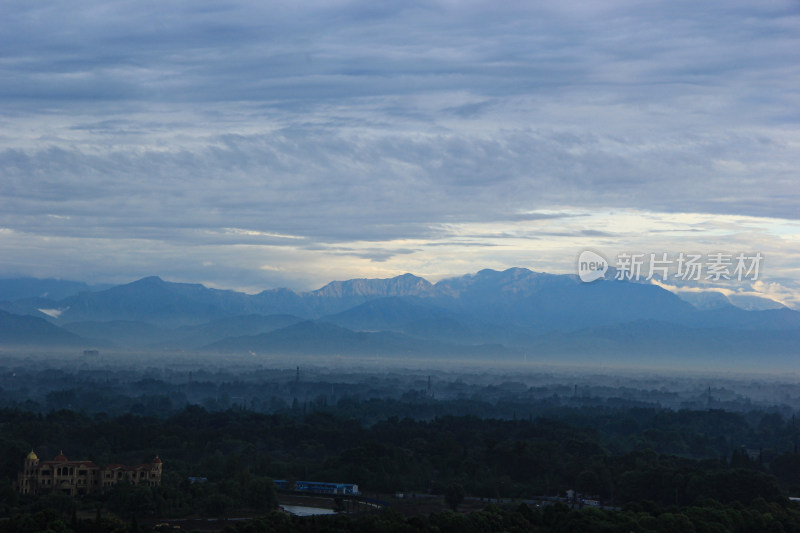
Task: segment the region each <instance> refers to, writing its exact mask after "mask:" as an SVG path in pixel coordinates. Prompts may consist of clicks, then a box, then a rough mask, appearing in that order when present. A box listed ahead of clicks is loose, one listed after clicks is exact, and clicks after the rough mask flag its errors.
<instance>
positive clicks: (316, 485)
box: [273, 479, 358, 496]
mask: <svg viewBox="0 0 800 533" xmlns="http://www.w3.org/2000/svg"><path fill="white" fill-rule="evenodd" d="M273 483H275V486H276V487H278V488H279V489H281V490H289V482H288V481H286V480H285V479H276V480H274V481H273ZM294 490H296V491H298V492H309V493H311V494H344V495H347V496H358V485H353V484H352V483H325V482H322V481H295V483H294Z"/></svg>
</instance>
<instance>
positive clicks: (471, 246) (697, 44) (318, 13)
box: [0, 0, 800, 306]
mask: <svg viewBox="0 0 800 533" xmlns="http://www.w3.org/2000/svg"><path fill="white" fill-rule="evenodd" d="M0 25H2V31H0V275H2V276H11V275H16V274H24V275H33V276H39V277H45V276H48V277H49V276H54V277H63V278H67V279H78V280H84V281H94V282H125V281H131V280H133V279H137V278H139V277H143V276H146V275H160V276H162V277H164V278H165V279H170V280H175V281H191V282H201V283H205V284H207V285H210V286H216V287H225V288H237V289H244V290H248V291H257V290H262V289H265V288H271V287H278V286H286V287H290V288H293V289H303V290H304V289H311V288H316V287H318V286H320V285H322V284H324V283H325V282H327V281H330V280H332V279H348V278H354V277H389V276H393V275H397V274H401V273H404V272H413V273H415V274H418V275H421V276H424V277H426V278H428V279H430V280H431V281H435V280H437V279H441V278H442V277H446V276H452V275H460V274H465V273H469V272H475V271H477V270H480V269H482V268H495V269H501V268H507V267H511V266H521V267H527V268H531V269H533V270H540V271H549V272H564V273H566V272H570V273H571V272H574V266H575V259H576V257H577V255H578V253H579V252H580V251H581V250H582V249H584V248H586V247H591V248H593V249H595V250H599V251H601V252H603V253H605V254H607V256H613V255H614V254H617V253H619V252H622V251H640V252H670V253H678V252H680V251H698V252H702V253H711V252H718V251H727V252H731V253H735V252H741V251H743V252H755V251H760V252H762V253H763V254H764V256H765V261H764V264H763V265H762V268H763V270H762V279H763V283H760V284H757V286H755V287H748V288H747V290H753V291H755V292H760V293H763V294H768V295H770V296H771V297H773V298H776V299H778V300H779V301H782V302H784V303H788V304H790V305H793V306H797V305H800V220H799V219H800V175H798V169H800V165H799V164H800V128H799V127H798V126H799V124H800V3H798V2H796V1H795V0H787V1H771V0H761V1H759V2H752V1H747V2H742V1H735V0H723V1H714V0H709V1H703V2H696V1H692V2H683V1H680V0H669V1H663V2H662V1H649V2H642V1H641V0H635V1H616V0H610V1H603V2H585V1H571V0H566V1H564V0H562V1H559V2H529V1H525V2H414V1H407V0H403V1H398V2H392V1H379V2H375V1H374V0H368V1H363V2H307V3H290V2H262V1H252V2H244V1H238V2H237V1H231V0H225V1H222V0H220V1H206V0H187V1H173V2H163V1H152V2H150V1H141V0H135V1H134V0H131V1H114V0H102V1H89V0H86V1H81V2H61V1H46V0H41V1H35V2H32V1H29V0H22V1H14V0H6V1H4V2H2V3H0Z"/></svg>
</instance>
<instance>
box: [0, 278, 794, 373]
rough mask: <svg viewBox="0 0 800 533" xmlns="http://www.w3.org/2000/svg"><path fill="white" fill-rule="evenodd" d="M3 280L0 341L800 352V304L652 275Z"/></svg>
mask: <svg viewBox="0 0 800 533" xmlns="http://www.w3.org/2000/svg"><path fill="white" fill-rule="evenodd" d="M24 283H25V284H28V286H31V285H34V286H35V285H36V284H32V282H31V281H30V280H26V281H25V282H24ZM41 286H47V283H46V280H42V283H41ZM0 288H4V291H5V292H2V293H1V294H5V295H7V298H6V299H5V301H2V302H0V309H3V310H5V311H6V312H5V313H3V315H2V316H0V318H2V321H0V325H3V324H6V323H7V324H9V325H8V327H4V328H3V329H1V330H0V345H42V346H52V345H53V343H56V344H57V343H58V342H60V341H59V340H58V339H63V343H64V344H65V345H70V346H76V345H78V344H80V343H81V342H83V343H84V344H85V345H97V346H115V347H118V348H131V349H147V350H201V351H209V352H230V353H256V354H259V353H264V354H287V355H293V354H304V355H316V354H320V355H342V356H346V355H359V356H382V355H386V356H393V357H404V356H407V357H427V356H431V357H433V356H448V357H450V356H459V355H460V356H464V357H477V358H482V357H485V358H489V357H507V358H517V357H520V358H521V357H525V358H527V359H528V360H537V359H541V360H545V359H547V360H554V359H559V358H563V357H570V358H573V359H575V360H591V359H592V358H598V357H600V358H602V359H603V360H607V361H608V360H619V361H626V360H629V361H635V360H652V359H653V358H662V359H663V358H670V357H672V358H674V359H675V360H676V361H677V360H679V359H680V360H692V358H694V359H696V360H698V361H703V360H706V359H708V360H715V361H718V362H720V361H724V360H726V357H728V358H729V359H731V360H733V359H737V360H741V359H742V358H747V357H750V356H752V357H761V358H768V359H771V360H776V361H788V360H790V359H791V358H792V357H796V356H797V355H798V348H800V313H798V312H796V311H793V310H790V309H787V308H779V309H767V310H762V311H747V310H744V309H741V308H737V307H734V306H732V305H730V304H728V303H726V302H724V301H719V300H718V299H717V300H714V302H713V305H701V306H699V307H700V308H698V307H695V306H693V305H692V304H690V303H688V302H686V301H684V300H682V299H681V298H679V297H678V296H676V295H675V294H673V293H672V292H669V291H667V290H665V289H663V288H661V287H659V286H657V285H651V284H645V283H634V282H625V281H610V280H599V281H596V282H593V283H588V284H587V283H582V282H580V281H579V280H578V279H577V277H576V276H571V275H553V274H546V273H537V272H532V271H530V270H527V269H524V268H512V269H509V270H506V271H502V272H500V271H495V270H482V271H480V272H477V273H475V274H469V275H466V276H460V277H456V278H450V279H445V280H442V281H439V282H438V283H435V284H433V283H430V282H428V281H427V280H425V279H423V278H420V277H418V276H414V275H412V274H405V275H402V276H398V277H395V278H390V279H354V280H348V281H335V282H332V283H329V284H327V285H325V286H324V287H322V288H320V289H318V290H315V291H309V292H294V291H291V290H288V289H271V290H267V291H263V292H261V293H258V294H254V295H248V294H245V293H241V292H236V291H231V290H219V289H210V288H207V287H204V286H203V285H198V284H187V283H173V282H168V281H164V280H162V279H161V278H158V277H148V278H143V279H140V280H138V281H134V282H132V283H128V284H124V285H118V286H114V287H110V288H107V289H104V290H81V291H79V292H77V293H73V294H67V295H66V296H64V297H62V298H50V297H48V296H47V294H45V293H44V292H41V291H38V292H37V291H36V290H33V291H32V290H24V288H19V289H17V288H15V287H14V283H13V280H2V281H1V282H0ZM74 288H76V287H75V286H70V289H74ZM65 290H66V289H65ZM13 296H19V298H14V297H13ZM33 319H36V322H31V321H32V320H33ZM14 321H16V322H14ZM12 324H19V327H18V328H15V327H14V326H13V325H12ZM23 324H26V325H25V326H24V327H23ZM34 324H36V325H38V326H37V327H34Z"/></svg>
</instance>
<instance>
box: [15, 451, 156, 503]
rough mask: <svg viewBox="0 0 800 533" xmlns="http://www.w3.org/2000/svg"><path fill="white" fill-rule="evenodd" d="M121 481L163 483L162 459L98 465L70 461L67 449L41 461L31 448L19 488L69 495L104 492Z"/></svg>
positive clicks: (88, 462)
mask: <svg viewBox="0 0 800 533" xmlns="http://www.w3.org/2000/svg"><path fill="white" fill-rule="evenodd" d="M120 481H127V482H128V483H131V484H133V485H145V486H148V487H158V486H160V485H161V459H160V458H159V457H158V456H156V457H155V459H153V462H152V463H144V464H140V465H136V466H126V465H120V464H111V465H108V466H105V467H102V468H101V467H99V466H97V465H96V464H94V463H93V462H92V461H70V460H68V459H67V458H66V456H65V455H64V453H63V452H62V453H60V454H58V456H57V457H56V458H55V459H53V460H52V461H39V457H38V456H37V455H36V453H35V452H34V451H33V450H31V453H29V454H28V456H27V457H26V458H25V464H24V466H23V469H22V472H20V473H19V474H18V475H17V490H18V491H19V492H20V493H21V494H44V493H47V492H61V493H62V494H68V495H70V496H79V495H82V494H89V493H90V492H101V491H103V490H104V489H107V488H109V487H113V486H114V485H116V484H117V483H119V482H120Z"/></svg>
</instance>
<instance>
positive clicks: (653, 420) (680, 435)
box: [0, 406, 800, 515]
mask: <svg viewBox="0 0 800 533" xmlns="http://www.w3.org/2000/svg"><path fill="white" fill-rule="evenodd" d="M591 415H592V413H591V412H588V411H586V410H584V409H580V410H577V412H575V413H572V415H571V416H567V417H564V418H566V419H567V420H568V421H564V420H554V419H550V418H517V419H516V420H515V419H510V420H501V419H492V418H479V417H476V416H442V417H435V418H433V419H432V420H419V419H413V418H398V417H389V418H387V419H385V420H383V421H381V422H378V423H375V424H372V425H364V424H363V423H361V422H360V421H359V420H357V419H353V418H348V417H346V416H340V415H337V414H334V413H331V412H328V411H325V410H319V411H314V412H308V413H307V414H305V415H302V414H300V413H294V414H292V413H288V414H279V415H267V414H261V413H255V412H251V411H247V410H229V411H222V412H219V411H215V412H210V411H207V410H206V409H204V408H202V407H198V406H190V407H187V408H185V409H183V410H182V411H180V412H178V413H175V414H173V415H171V416H168V417H165V418H161V417H143V416H136V415H132V414H126V415H122V416H116V417H110V416H107V415H104V414H95V415H86V414H81V413H76V412H74V411H68V410H62V411H53V412H50V413H48V414H41V413H32V412H26V411H22V410H18V409H5V410H0V430H2V432H0V450H1V451H2V463H1V464H0V476H2V477H3V478H4V480H3V481H2V483H3V487H4V490H2V491H0V506H1V507H0V510H2V511H3V512H4V513H5V514H8V513H10V512H12V511H13V510H15V509H16V510H24V509H31V510H32V507H30V506H32V505H34V504H33V503H32V502H29V501H27V500H26V499H25V498H20V497H18V496H17V495H16V494H14V493H13V491H10V489H9V488H8V487H9V486H10V482H11V480H12V479H14V477H15V476H16V473H17V471H18V470H19V469H20V467H21V464H22V459H23V458H24V456H25V454H26V453H27V452H28V451H29V450H30V449H31V448H32V447H33V448H35V449H36V450H37V453H39V454H40V456H41V457H43V458H47V457H49V456H55V455H56V454H57V453H58V452H59V451H60V450H62V449H63V450H64V451H65V453H68V455H69V456H70V457H71V458H73V459H90V460H93V461H95V462H97V463H98V464H107V463H111V462H123V463H127V464H137V463H141V462H147V461H149V460H150V459H151V458H152V456H153V455H154V454H156V453H158V454H160V455H161V457H162V458H164V461H165V474H164V480H163V486H162V487H160V488H159V489H158V490H156V491H150V493H148V494H139V493H137V492H136V491H137V490H139V488H137V487H130V488H128V489H126V488H125V487H118V488H117V489H115V491H116V492H119V491H122V490H131V491H133V492H131V493H129V494H127V495H126V496H125V497H119V498H116V496H115V491H112V492H111V493H107V494H105V495H103V498H104V499H103V501H102V502H100V503H101V504H102V505H105V506H107V507H109V508H114V509H115V510H118V511H119V512H120V513H121V514H122V515H125V514H135V513H138V512H141V513H145V514H147V513H159V514H161V513H170V514H180V513H184V514H185V513H190V512H206V513H212V514H224V513H225V512H226V510H229V509H235V508H256V509H257V508H259V507H260V506H262V503H261V502H262V501H263V502H269V503H267V504H266V505H267V506H269V505H272V504H274V497H273V496H271V485H270V482H269V480H270V479H276V478H284V479H317V480H325V481H341V482H351V483H357V484H359V485H360V486H361V487H362V489H364V490H366V491H368V492H380V493H393V492H395V491H402V492H410V493H414V492H419V493H427V492H432V493H436V494H444V493H445V491H446V489H447V487H448V486H451V485H458V486H461V487H463V489H464V490H465V492H466V494H468V495H470V496H478V497H486V498H496V497H504V498H533V497H536V496H542V495H546V496H552V495H558V494H562V495H563V494H564V491H566V490H567V489H574V490H577V491H580V492H582V493H585V494H591V495H596V496H598V497H599V498H600V499H601V500H602V501H603V502H604V503H609V504H614V505H623V504H625V503H628V502H636V501H642V500H651V501H653V502H656V503H658V504H659V505H680V506H685V505H691V504H693V503H695V502H698V501H701V500H704V499H708V498H712V499H715V500H717V501H720V502H723V503H731V502H736V501H738V502H741V503H743V504H747V503H749V502H750V501H752V500H753V499H754V498H758V497H762V498H764V499H766V500H767V501H772V502H779V501H782V498H783V496H784V495H785V494H786V491H787V490H791V489H795V488H796V487H797V484H798V481H797V480H798V476H797V474H798V473H800V459H798V455H796V454H795V453H794V451H793V450H792V451H787V452H784V453H782V454H778V453H776V452H775V453H773V454H772V455H769V454H766V453H759V456H758V457H751V454H752V449H750V450H746V449H744V448H741V447H740V446H739V445H738V444H739V443H740V442H741V440H742V439H751V440H752V441H753V442H776V441H778V442H780V441H786V442H788V443H791V442H792V439H793V438H794V431H795V428H794V425H793V423H792V421H791V420H783V419H782V418H780V417H779V416H778V417H776V416H775V415H773V414H764V413H761V414H759V415H757V416H756V415H752V416H750V415H746V414H733V413H726V412H721V411H719V412H718V411H678V412H674V411H660V410H655V409H649V410H648V409H641V408H632V409H628V410H619V409H618V410H617V411H616V416H612V413H609V412H606V411H605V410H604V409H600V410H597V411H595V412H594V415H593V416H591ZM579 424H580V425H579ZM666 436H671V437H669V438H667V437H666ZM670 439H671V441H672V442H673V444H672V446H673V447H675V446H677V447H678V448H679V449H680V450H682V451H683V452H684V453H683V454H674V453H664V452H663V450H662V449H661V447H662V446H663V441H665V440H667V441H669V440H670ZM623 441H624V445H621V444H620V442H623ZM692 443H695V444H696V443H703V444H702V445H700V444H697V445H696V446H693V445H692ZM709 443H711V444H710V445H709ZM668 449H669V448H668ZM189 476H202V477H205V478H207V479H208V481H207V483H201V484H191V483H189V481H188V478H189ZM54 498H55V495H54ZM115 498H116V499H115ZM126 501H133V502H138V503H135V506H138V507H135V508H134V509H127V508H123V507H124V505H123V504H121V503H119V502H126ZM115 502H117V503H115ZM51 503H52V505H56V504H58V502H55V501H54V502H51ZM59 505H60V504H59ZM67 510H68V509H67Z"/></svg>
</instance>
